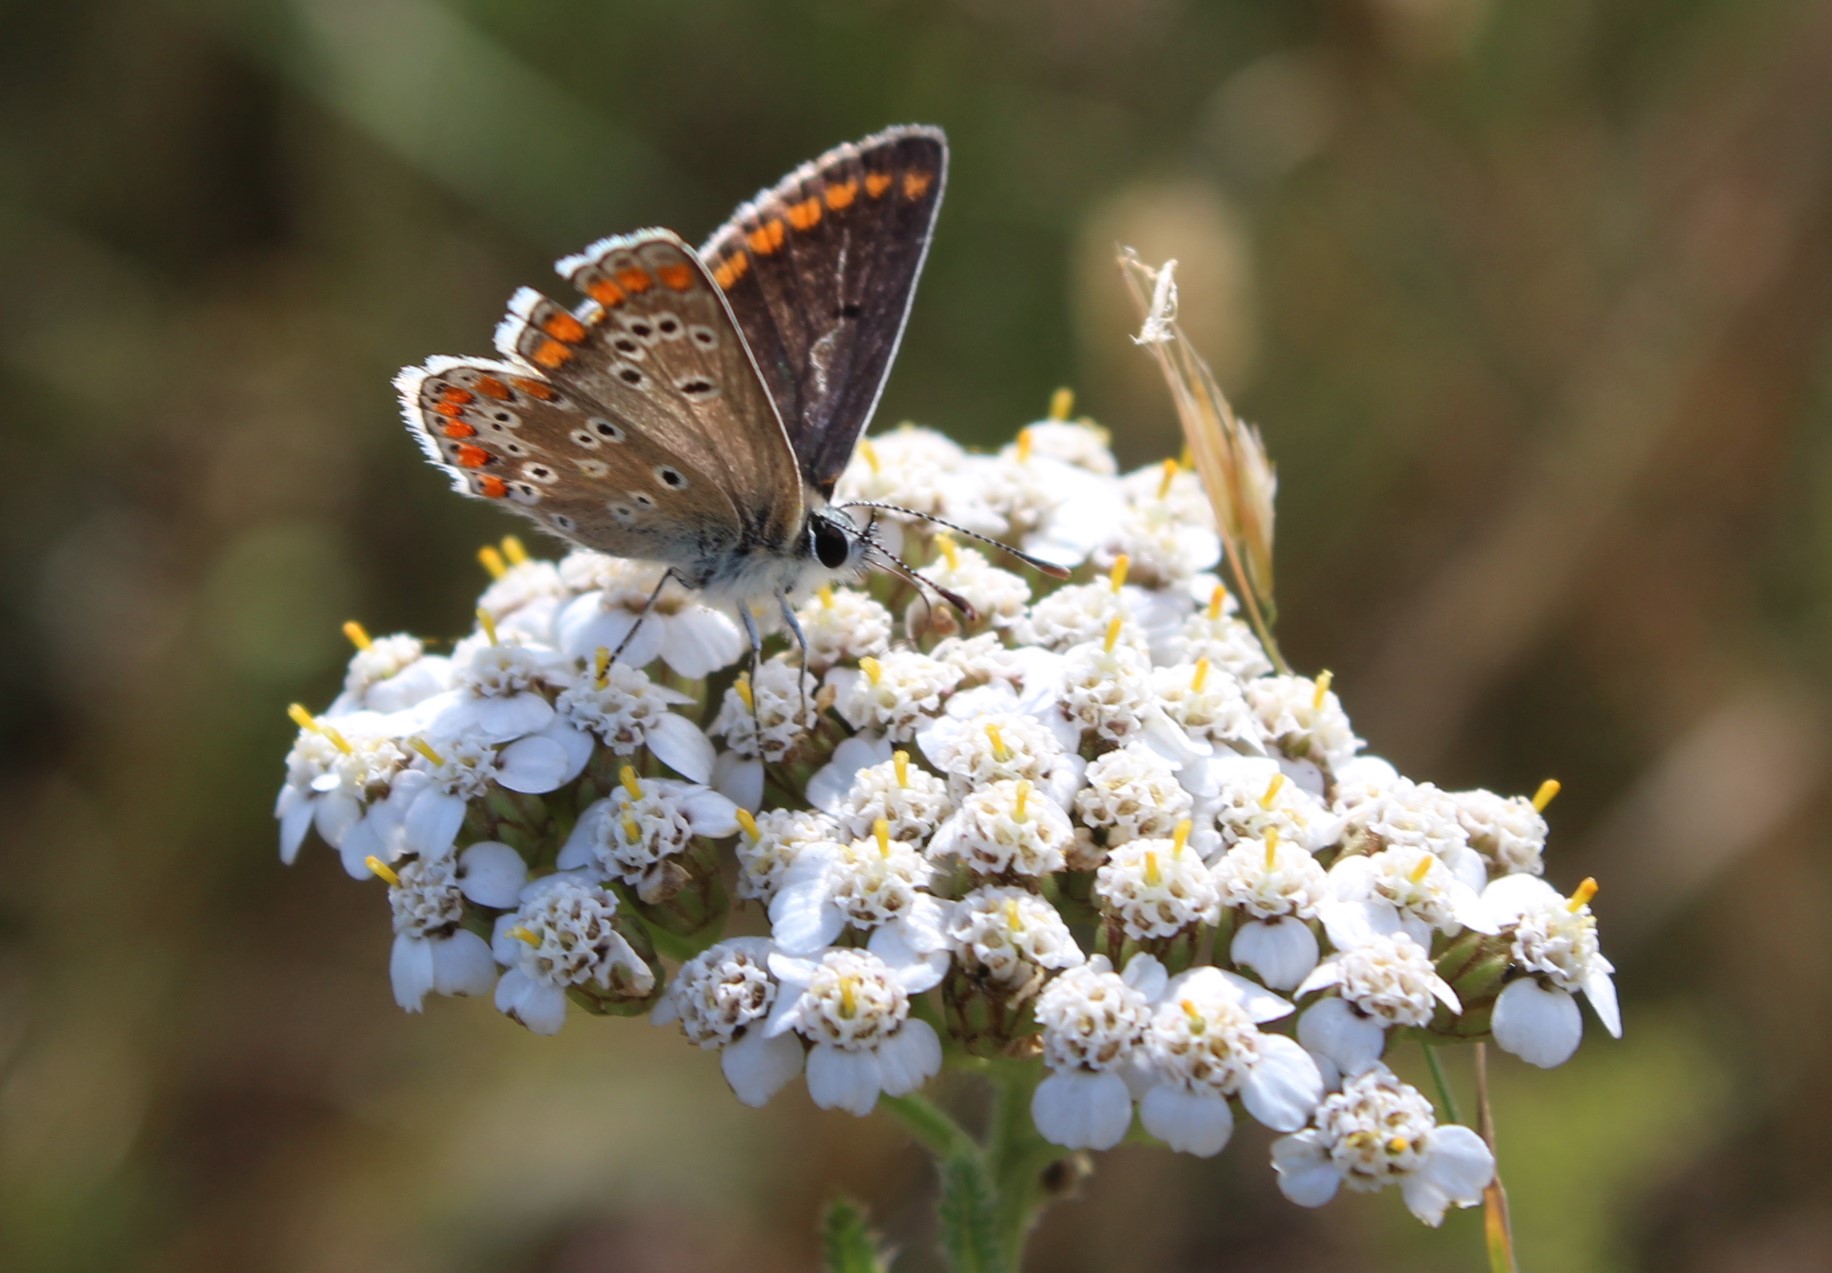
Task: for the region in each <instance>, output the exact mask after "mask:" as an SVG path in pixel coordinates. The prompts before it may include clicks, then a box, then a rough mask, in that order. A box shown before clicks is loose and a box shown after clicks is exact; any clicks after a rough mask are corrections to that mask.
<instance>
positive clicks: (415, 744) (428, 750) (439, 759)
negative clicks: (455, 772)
mask: <svg viewBox="0 0 1832 1273" xmlns="http://www.w3.org/2000/svg"><path fill="white" fill-rule="evenodd" d="M407 745H408V746H409V747H411V748H413V749H414V750H415V751H417V752H419V753H420V754H421V755H422V756H424V757H426V763H427V764H429V765H443V764H444V763H445V757H444V756H441V755H440V754H439V753H438V752H436V751H434V750H433V746H432V744H431V743H429V742H427V741H426V740H425V739H424V738H422V737H420V736H419V735H418V734H415V735H414V736H413V737H412V738H409V739H408V740H407Z"/></svg>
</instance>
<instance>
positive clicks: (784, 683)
mask: <svg viewBox="0 0 1832 1273" xmlns="http://www.w3.org/2000/svg"><path fill="white" fill-rule="evenodd" d="M817 689H818V686H817V685H816V684H815V680H814V677H813V675H812V674H810V673H809V672H808V670H807V669H806V668H804V667H802V666H801V662H800V660H799V659H796V660H793V661H791V660H790V659H789V658H787V657H785V656H783V655H780V654H779V655H776V656H774V657H772V658H769V659H765V660H764V661H763V662H762V663H761V664H759V665H758V667H757V670H756V675H755V676H752V675H749V674H745V675H742V676H740V677H739V679H738V681H737V682H736V683H735V684H734V685H733V686H732V687H731V688H730V689H728V690H726V691H725V700H724V702H722V703H721V704H720V705H719V714H718V715H717V716H715V717H714V718H713V722H712V725H711V727H710V728H709V731H708V732H710V733H713V734H719V735H722V736H723V737H724V738H725V742H726V748H727V749H726V750H725V751H724V752H723V753H721V754H720V756H719V758H718V760H717V762H715V763H714V765H713V785H714V786H715V787H717V788H718V789H719V790H720V791H721V792H723V793H724V794H725V795H726V796H728V797H730V798H731V800H732V802H733V803H735V804H736V805H738V806H739V807H740V808H743V809H756V808H758V807H759V806H760V805H761V804H762V803H763V766H764V763H765V762H766V761H767V762H769V763H771V764H774V763H776V762H777V761H779V760H782V759H784V758H786V757H787V756H788V755H789V754H790V753H791V752H793V751H794V750H795V749H796V747H797V746H798V745H799V744H800V743H801V740H802V738H803V736H804V735H806V734H807V733H808V732H809V731H810V730H812V729H813V728H814V727H815V726H816V725H817V724H818V723H819V720H820V708H819V705H818V704H817V702H816V691H817Z"/></svg>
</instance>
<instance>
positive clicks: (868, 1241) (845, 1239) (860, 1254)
mask: <svg viewBox="0 0 1832 1273" xmlns="http://www.w3.org/2000/svg"><path fill="white" fill-rule="evenodd" d="M821 1252H822V1254H823V1256H824V1260H823V1267H824V1268H825V1269H826V1270H827V1273H884V1270H885V1269H887V1268H889V1267H890V1265H889V1262H888V1261H886V1260H885V1259H884V1258H883V1257H882V1256H881V1255H880V1254H879V1252H878V1239H877V1237H876V1236H875V1235H874V1234H873V1233H872V1231H871V1230H870V1229H867V1228H866V1227H865V1209H864V1208H863V1207H861V1206H859V1204H858V1203H856V1202H854V1201H852V1199H850V1198H835V1199H834V1200H833V1202H832V1203H831V1204H830V1205H829V1206H828V1207H827V1215H826V1216H825V1218H823V1219H822V1221H821Z"/></svg>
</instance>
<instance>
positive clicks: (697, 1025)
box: [649, 937, 803, 1108]
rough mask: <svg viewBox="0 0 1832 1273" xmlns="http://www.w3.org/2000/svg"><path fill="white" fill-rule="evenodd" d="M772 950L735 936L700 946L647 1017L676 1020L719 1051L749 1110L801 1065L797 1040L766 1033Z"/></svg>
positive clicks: (772, 1000)
mask: <svg viewBox="0 0 1832 1273" xmlns="http://www.w3.org/2000/svg"><path fill="white" fill-rule="evenodd" d="M772 949H773V948H772V947H771V945H770V943H769V941H768V940H766V939H765V938H762V937H734V938H732V939H730V940H729V941H722V942H720V943H719V944H718V945H716V946H711V947H709V948H707V949H706V950H703V951H701V952H700V953H699V954H698V955H696V956H694V957H693V958H692V959H689V960H688V961H687V962H686V963H684V964H682V965H681V967H680V970H679V971H678V972H676V973H675V974H674V980H673V981H672V982H670V983H669V985H668V991H667V993H666V994H665V995H663V997H662V1000H661V1002H660V1003H658V1004H657V1005H656V1006H655V1011H654V1012H653V1013H651V1014H650V1016H649V1019H650V1020H651V1021H652V1022H654V1023H655V1024H656V1025H667V1024H669V1023H670V1022H677V1021H678V1022H679V1023H680V1027H681V1033H682V1034H684V1035H686V1036H687V1039H688V1041H689V1042H690V1043H693V1044H695V1045H697V1046H699V1047H701V1048H707V1049H717V1050H718V1052H719V1068H720V1069H721V1070H722V1071H723V1072H724V1074H725V1081H726V1082H727V1083H728V1084H729V1085H730V1086H731V1089H732V1092H733V1094H734V1095H736V1096H737V1098H738V1099H739V1100H740V1101H741V1102H743V1103H744V1104H746V1105H749V1106H751V1107H752V1108H757V1107H759V1106H762V1105H763V1104H765V1103H766V1102H767V1101H768V1100H769V1099H770V1097H772V1096H774V1095H776V1093H777V1092H778V1091H780V1090H781V1089H782V1088H783V1086H784V1085H785V1084H787V1083H788V1082H789V1081H790V1080H791V1079H793V1078H794V1077H795V1076H796V1075H797V1074H800V1073H801V1070H802V1055H803V1053H802V1045H801V1041H800V1040H799V1039H797V1038H796V1037H795V1036H794V1035H792V1034H779V1035H774V1036H772V1035H767V1034H765V1033H764V1026H765V1024H766V1023H767V1021H768V1019H769V1015H770V1010H771V1008H773V1007H774V1006H775V1004H776V1000H777V996H778V994H779V990H778V987H777V984H776V978H775V977H774V976H773V975H772V974H771V973H770V955H771V953H772Z"/></svg>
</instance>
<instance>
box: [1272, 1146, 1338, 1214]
mask: <svg viewBox="0 0 1832 1273" xmlns="http://www.w3.org/2000/svg"><path fill="white" fill-rule="evenodd" d="M1320 1141H1321V1137H1320V1135H1319V1134H1318V1133H1317V1132H1314V1131H1306V1132H1299V1133H1297V1134H1296V1135H1295V1136H1281V1137H1279V1138H1278V1139H1277V1140H1275V1141H1273V1142H1272V1169H1273V1170H1274V1171H1276V1172H1277V1173H1278V1176H1279V1192H1280V1193H1282V1194H1284V1195H1285V1196H1286V1197H1287V1198H1289V1199H1291V1200H1292V1201H1293V1202H1295V1203H1297V1204H1298V1205H1299V1206H1300V1207H1320V1206H1322V1205H1323V1204H1324V1203H1326V1202H1328V1201H1329V1200H1330V1199H1331V1198H1334V1197H1335V1196H1336V1190H1338V1189H1340V1188H1341V1187H1342V1174H1341V1173H1340V1172H1338V1171H1337V1170H1336V1168H1335V1165H1334V1164H1333V1163H1331V1162H1330V1159H1329V1154H1328V1153H1326V1152H1325V1151H1324V1149H1323V1146H1322V1144H1321V1143H1320Z"/></svg>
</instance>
